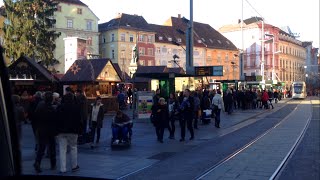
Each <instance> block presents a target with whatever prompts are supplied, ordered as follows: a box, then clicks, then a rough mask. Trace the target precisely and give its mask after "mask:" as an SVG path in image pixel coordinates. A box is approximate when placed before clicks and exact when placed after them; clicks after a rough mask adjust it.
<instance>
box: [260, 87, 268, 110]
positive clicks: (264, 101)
mask: <svg viewBox="0 0 320 180" xmlns="http://www.w3.org/2000/svg"><path fill="white" fill-rule="evenodd" d="M268 100H269V95H268V93H267V92H266V90H263V93H262V98H261V101H262V106H264V107H265V108H266V109H269V106H268Z"/></svg>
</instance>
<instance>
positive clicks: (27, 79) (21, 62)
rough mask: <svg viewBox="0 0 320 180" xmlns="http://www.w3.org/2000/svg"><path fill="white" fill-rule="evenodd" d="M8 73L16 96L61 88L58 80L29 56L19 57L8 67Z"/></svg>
mask: <svg viewBox="0 0 320 180" xmlns="http://www.w3.org/2000/svg"><path fill="white" fill-rule="evenodd" d="M8 71H9V79H10V82H11V85H12V91H13V93H14V94H18V95H21V94H22V93H23V91H27V92H28V94H29V95H32V94H34V93H35V91H47V90H49V91H57V89H58V86H59V79H58V78H56V77H55V76H54V75H53V74H52V73H51V72H50V71H49V70H48V69H47V68H45V67H44V66H42V65H41V64H38V63H37V62H36V61H35V60H33V59H31V58H29V57H27V56H21V57H19V58H18V59H17V60H16V61H14V62H13V63H12V64H11V65H10V66H9V67H8Z"/></svg>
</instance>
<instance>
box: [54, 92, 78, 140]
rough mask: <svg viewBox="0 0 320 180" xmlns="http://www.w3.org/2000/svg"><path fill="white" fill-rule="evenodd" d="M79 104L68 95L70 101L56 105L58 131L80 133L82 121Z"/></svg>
mask: <svg viewBox="0 0 320 180" xmlns="http://www.w3.org/2000/svg"><path fill="white" fill-rule="evenodd" d="M80 109H81V107H80V105H79V104H77V103H76V102H75V101H74V100H72V97H71V96H70V101H69V100H68V101H64V102H63V103H61V104H60V105H59V106H58V107H57V112H58V115H59V118H58V120H59V121H58V133H71V134H81V132H82V129H81V127H82V123H81V115H80V113H79V112H80Z"/></svg>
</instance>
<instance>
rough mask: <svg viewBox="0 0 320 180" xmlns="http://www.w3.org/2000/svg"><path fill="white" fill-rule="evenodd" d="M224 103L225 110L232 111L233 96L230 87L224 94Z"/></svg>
mask: <svg viewBox="0 0 320 180" xmlns="http://www.w3.org/2000/svg"><path fill="white" fill-rule="evenodd" d="M224 96H225V98H224V103H225V108H226V109H225V111H226V112H227V113H228V114H231V113H232V106H233V96H232V92H231V90H230V89H228V90H227V92H226V95H224Z"/></svg>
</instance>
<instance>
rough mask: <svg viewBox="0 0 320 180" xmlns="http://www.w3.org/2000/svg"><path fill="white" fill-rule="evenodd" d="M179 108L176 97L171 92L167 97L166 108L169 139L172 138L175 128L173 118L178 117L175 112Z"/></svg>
mask: <svg viewBox="0 0 320 180" xmlns="http://www.w3.org/2000/svg"><path fill="white" fill-rule="evenodd" d="M178 108H179V101H178V100H177V98H176V95H175V94H174V93H173V92H172V93H170V95H169V99H168V110H169V121H170V124H169V128H168V129H169V131H170V136H169V138H170V139H174V133H175V130H176V126H175V120H176V119H177V118H178V115H177V112H178Z"/></svg>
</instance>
